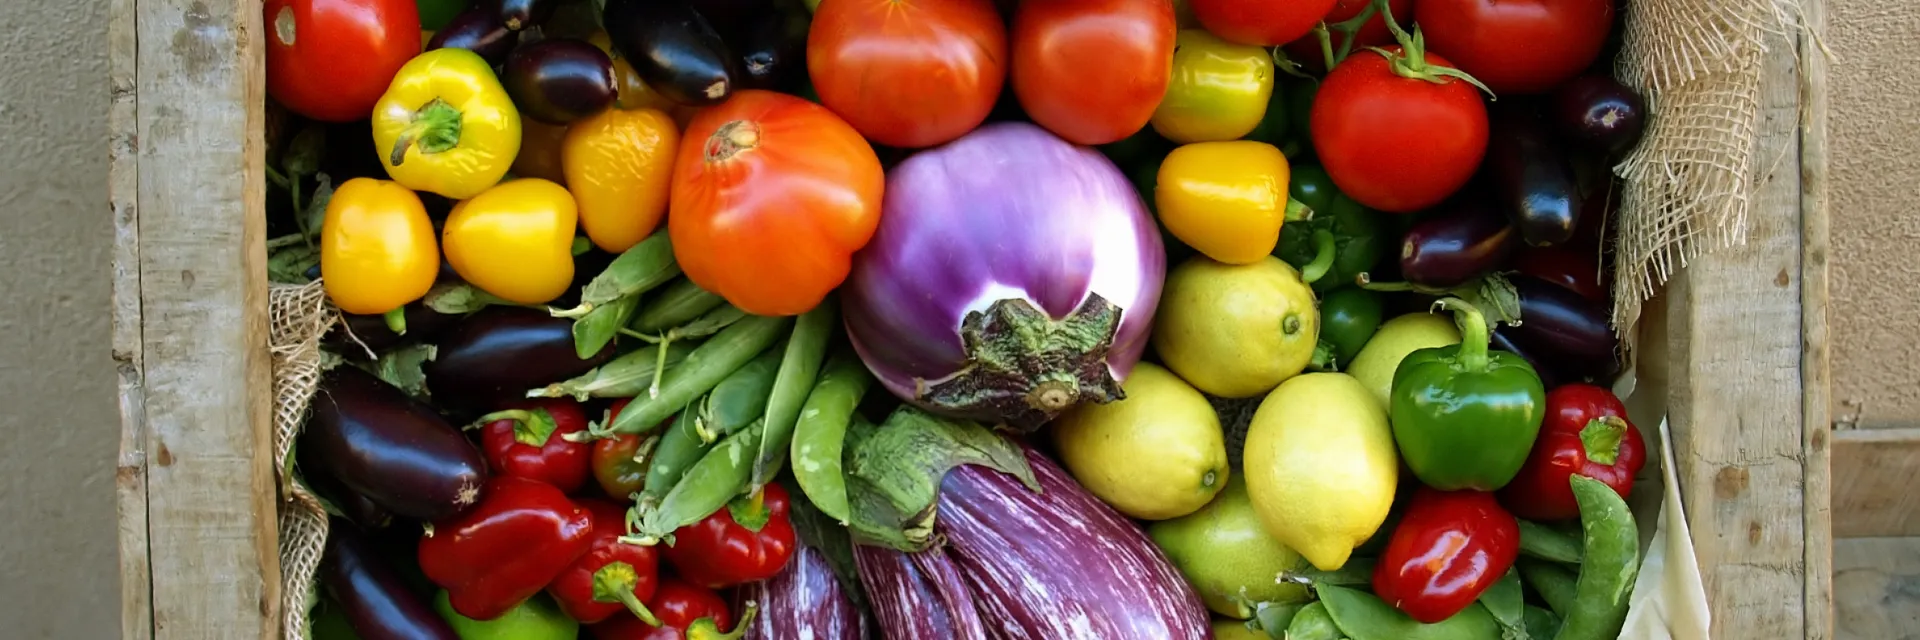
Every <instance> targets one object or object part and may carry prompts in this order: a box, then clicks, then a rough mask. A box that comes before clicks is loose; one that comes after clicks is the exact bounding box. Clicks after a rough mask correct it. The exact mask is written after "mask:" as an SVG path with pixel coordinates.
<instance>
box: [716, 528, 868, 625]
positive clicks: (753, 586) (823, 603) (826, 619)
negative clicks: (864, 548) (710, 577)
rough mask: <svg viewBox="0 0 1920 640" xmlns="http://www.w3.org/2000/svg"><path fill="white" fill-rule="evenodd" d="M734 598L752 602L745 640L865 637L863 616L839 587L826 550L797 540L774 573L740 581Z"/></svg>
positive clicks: (739, 601) (740, 601) (738, 601)
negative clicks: (783, 566) (752, 613)
mask: <svg viewBox="0 0 1920 640" xmlns="http://www.w3.org/2000/svg"><path fill="white" fill-rule="evenodd" d="M734 599H735V600H736V601H737V602H736V604H735V606H734V610H735V611H739V610H740V606H739V605H740V603H744V602H746V601H749V600H751V601H753V602H757V603H759V605H760V615H758V616H755V617H754V618H753V624H752V625H751V626H748V627H747V634H746V637H747V640H865V638H866V637H867V631H868V629H867V621H866V618H864V617H862V616H861V615H860V607H859V606H858V605H855V604H854V603H853V598H850V597H848V595H847V592H846V590H845V589H843V588H842V587H841V586H840V580H839V579H838V578H836V577H834V575H833V565H831V564H828V562H827V556H826V554H823V553H821V552H820V550H819V549H815V548H813V547H810V546H806V545H801V546H800V547H799V548H798V549H796V550H795V551H794V553H793V560H791V561H789V562H787V568H786V569H783V570H781V571H780V573H779V574H777V575H775V576H773V577H772V578H769V579H767V580H763V581H760V582H753V583H748V584H747V585H745V586H742V587H741V588H740V589H739V590H738V591H737V592H736V595H735V596H734Z"/></svg>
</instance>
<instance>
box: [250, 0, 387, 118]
mask: <svg viewBox="0 0 1920 640" xmlns="http://www.w3.org/2000/svg"><path fill="white" fill-rule="evenodd" d="M265 10H266V13H265V19H266V27H267V94H268V95H270V96H273V99H274V100H277V101H279V102H280V104H282V105H284V106H286V107H287V108H288V109H291V110H292V111H293V112H294V113H298V114H300V115H303V116H307V117H309V118H313V119H315V120H324V121H328V122H349V121H353V120H364V119H366V118H367V116H369V115H372V113H373V103H374V102H375V101H378V100H379V99H380V94H382V93H385V92H386V91H387V85H389V84H391V83H392V82H393V74H394V73H395V72H398V71H399V70H400V66H401V65H404V64H406V63H407V61H408V60H410V59H412V58H413V56H415V55H417V54H419V53H420V10H419V8H418V7H416V6H415V5H414V0H267V1H266V3H265Z"/></svg>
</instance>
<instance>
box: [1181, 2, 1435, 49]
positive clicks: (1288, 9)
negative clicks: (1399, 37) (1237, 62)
mask: <svg viewBox="0 0 1920 640" xmlns="http://www.w3.org/2000/svg"><path fill="white" fill-rule="evenodd" d="M1189 2H1190V4H1192V5H1193V17H1195V18H1199V19H1200V25H1201V26H1204V27H1206V28H1207V30H1208V31H1212V32H1213V35H1216V36H1220V37H1221V38H1222V39H1225V40H1230V41H1233V42H1238V43H1240V44H1251V45H1258V46H1262V47H1272V46H1278V45H1283V44H1286V43H1289V42H1293V41H1294V40H1298V39H1300V36H1304V35H1307V33H1308V32H1311V31H1313V25H1316V24H1319V23H1320V20H1321V18H1326V17H1327V12H1328V11H1331V10H1333V2H1334V0H1189ZM1354 4H1356V5H1360V4H1365V3H1364V2H1360V1H1359V0H1355V1H1354ZM1359 13H1360V12H1359V10H1358V9H1356V10H1355V11H1354V12H1353V13H1351V14H1348V17H1352V16H1354V15H1358V14H1359ZM1403 22H1404V21H1403ZM1315 47H1316V48H1318V45H1315Z"/></svg>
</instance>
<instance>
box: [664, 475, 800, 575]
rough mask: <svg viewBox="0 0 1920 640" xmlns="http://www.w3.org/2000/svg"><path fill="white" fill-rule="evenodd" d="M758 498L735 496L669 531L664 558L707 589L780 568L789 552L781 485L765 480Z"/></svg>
mask: <svg viewBox="0 0 1920 640" xmlns="http://www.w3.org/2000/svg"><path fill="white" fill-rule="evenodd" d="M760 502H761V504H760V505H759V508H758V509H756V508H755V505H753V504H752V501H751V500H736V501H734V503H733V504H730V505H728V506H726V507H724V508H721V509H720V510H719V511H715V512H714V513H713V515H710V516H707V517H706V519H704V520H701V521H699V522H695V523H693V524H690V525H687V526H684V527H681V528H680V529H679V530H678V531H674V532H673V538H674V542H673V544H672V545H669V546H667V548H666V549H665V550H664V553H665V554H666V556H667V562H670V563H672V564H673V568H674V569H675V570H676V571H677V572H679V574H680V577H682V578H684V579H686V580H687V581H688V582H692V583H694V584H697V585H700V586H703V587H708V588H713V589H720V588H724V587H731V586H734V585H739V584H745V583H748V582H754V581H757V580H765V579H767V578H771V577H773V576H774V575H775V574H778V573H780V570H781V569H782V568H785V567H786V566H787V560H788V559H789V558H792V557H793V545H794V534H793V523H792V522H791V521H790V520H788V516H787V504H788V503H787V490H786V489H784V488H781V487H780V485H777V484H769V485H767V486H766V487H765V488H763V489H762V490H761V494H760ZM736 514H737V516H738V518H737V519H736ZM743 522H744V524H743ZM750 525H759V526H757V527H756V526H750Z"/></svg>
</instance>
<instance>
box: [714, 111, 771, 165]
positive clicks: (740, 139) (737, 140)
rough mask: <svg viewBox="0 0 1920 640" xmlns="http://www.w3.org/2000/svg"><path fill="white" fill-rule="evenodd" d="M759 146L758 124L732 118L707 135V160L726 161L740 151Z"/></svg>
mask: <svg viewBox="0 0 1920 640" xmlns="http://www.w3.org/2000/svg"><path fill="white" fill-rule="evenodd" d="M757 146H760V125H758V124H754V123H753V122H751V121H747V120H734V121H732V122H728V123H726V124H723V125H720V128H719V129H715V130H714V132H713V135H711V136H708V137H707V146H706V149H705V151H706V160H707V162H726V161H727V160H729V159H731V158H733V157H734V156H735V155H738V154H739V153H740V152H742V151H746V150H748V149H752V148H754V147H757Z"/></svg>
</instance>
